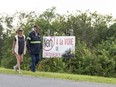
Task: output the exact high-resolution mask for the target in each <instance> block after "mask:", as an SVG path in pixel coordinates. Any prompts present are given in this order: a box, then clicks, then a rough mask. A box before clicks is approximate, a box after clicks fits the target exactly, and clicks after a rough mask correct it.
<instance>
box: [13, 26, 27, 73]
mask: <svg viewBox="0 0 116 87" xmlns="http://www.w3.org/2000/svg"><path fill="white" fill-rule="evenodd" d="M25 53H26V40H25V35H23V30H22V29H21V28H19V29H18V30H17V35H15V38H14V40H13V54H15V56H16V59H17V64H16V65H15V66H13V68H14V70H15V71H16V70H17V69H19V73H22V72H21V68H20V65H21V63H22V62H23V55H24V54H25Z"/></svg>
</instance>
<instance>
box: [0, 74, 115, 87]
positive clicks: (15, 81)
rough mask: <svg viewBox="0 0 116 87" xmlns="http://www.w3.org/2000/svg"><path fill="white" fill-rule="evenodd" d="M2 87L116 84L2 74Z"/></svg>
mask: <svg viewBox="0 0 116 87" xmlns="http://www.w3.org/2000/svg"><path fill="white" fill-rule="evenodd" d="M0 87H116V84H115V85H112V84H101V83H90V82H73V81H68V80H60V79H49V78H42V77H37V78H36V77H27V76H17V75H4V74H0Z"/></svg>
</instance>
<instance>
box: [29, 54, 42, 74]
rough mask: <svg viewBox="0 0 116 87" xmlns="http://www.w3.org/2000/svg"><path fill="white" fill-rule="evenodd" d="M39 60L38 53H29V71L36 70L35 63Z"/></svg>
mask: <svg viewBox="0 0 116 87" xmlns="http://www.w3.org/2000/svg"><path fill="white" fill-rule="evenodd" d="M39 60H40V55H39V54H31V66H30V68H31V71H32V72H35V71H36V65H37V64H38V62H39Z"/></svg>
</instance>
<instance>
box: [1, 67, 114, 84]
mask: <svg viewBox="0 0 116 87" xmlns="http://www.w3.org/2000/svg"><path fill="white" fill-rule="evenodd" d="M0 73H4V74H17V75H18V72H15V71H13V70H11V69H4V68H0ZM21 75H26V76H35V77H47V78H59V79H67V80H73V81H87V82H98V83H108V84H116V78H106V77H97V76H87V75H74V74H64V73H51V72H35V73H33V72H30V71H23V73H22V74H21Z"/></svg>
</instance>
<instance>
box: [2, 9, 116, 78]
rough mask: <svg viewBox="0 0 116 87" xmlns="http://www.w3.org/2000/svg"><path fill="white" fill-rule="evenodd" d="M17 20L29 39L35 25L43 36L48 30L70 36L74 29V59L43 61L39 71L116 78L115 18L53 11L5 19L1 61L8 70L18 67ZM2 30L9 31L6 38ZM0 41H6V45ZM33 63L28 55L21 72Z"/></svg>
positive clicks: (18, 15)
mask: <svg viewBox="0 0 116 87" xmlns="http://www.w3.org/2000/svg"><path fill="white" fill-rule="evenodd" d="M15 19H17V20H18V21H17V25H18V26H17V27H19V26H21V27H22V28H23V29H24V34H25V35H26V36H28V33H29V32H30V31H31V30H32V29H31V28H32V26H33V25H34V24H37V25H39V26H40V27H41V35H42V36H44V35H45V32H46V31H47V30H48V29H50V30H51V32H50V34H51V35H54V32H58V35H63V34H64V33H65V34H67V31H68V30H69V29H74V35H75V36H76V51H75V58H72V59H65V58H53V59H43V58H41V61H40V63H39V64H38V66H37V69H38V70H40V71H50V72H67V73H74V74H87V75H97V76H107V77H116V39H115V38H116V23H115V21H114V19H113V18H112V16H110V15H101V14H98V13H97V12H94V13H91V12H89V11H85V12H81V11H77V12H76V13H75V14H69V13H68V14H67V15H60V14H57V13H56V12H55V8H51V9H47V10H46V11H44V12H43V13H42V14H36V13H35V12H29V13H24V12H17V13H16V14H14V15H13V16H8V15H7V16H5V17H2V18H1V25H2V24H3V25H5V26H6V27H3V26H2V27H1V29H2V30H0V46H1V47H2V48H0V58H2V60H1V65H2V66H3V67H5V68H12V67H13V65H15V64H16V58H15V56H14V55H12V54H11V49H12V40H13V38H14V35H15V30H16V29H15V28H14V27H13V25H12V24H13V23H14V22H16V21H15ZM110 24H112V25H110ZM3 30H6V33H5V35H3V33H2V31H3ZM1 37H3V38H4V39H2V40H3V42H2V40H1ZM30 61H31V58H30V56H29V55H28V54H27V55H25V56H24V61H23V65H22V69H24V70H29V68H28V67H29V64H30Z"/></svg>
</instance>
